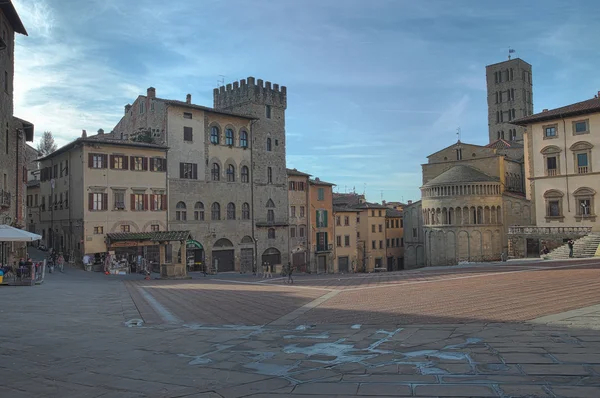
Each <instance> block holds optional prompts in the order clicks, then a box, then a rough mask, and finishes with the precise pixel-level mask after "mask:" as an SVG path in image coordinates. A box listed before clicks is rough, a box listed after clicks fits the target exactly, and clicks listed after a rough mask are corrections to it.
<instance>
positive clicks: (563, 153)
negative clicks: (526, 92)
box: [510, 96, 600, 257]
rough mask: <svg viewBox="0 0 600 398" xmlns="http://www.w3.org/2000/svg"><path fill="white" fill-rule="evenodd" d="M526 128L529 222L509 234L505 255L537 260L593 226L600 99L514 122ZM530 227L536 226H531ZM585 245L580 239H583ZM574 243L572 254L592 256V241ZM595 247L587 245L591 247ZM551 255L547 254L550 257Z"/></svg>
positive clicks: (599, 166)
mask: <svg viewBox="0 0 600 398" xmlns="http://www.w3.org/2000/svg"><path fill="white" fill-rule="evenodd" d="M513 124H516V125H518V126H524V127H525V130H526V131H525V134H524V144H525V174H526V176H527V181H528V183H527V184H526V186H525V188H526V195H527V198H528V199H530V200H531V203H532V208H533V212H532V213H533V217H532V220H531V223H530V224H528V223H526V222H522V223H518V224H516V225H515V226H513V227H512V228H511V231H510V243H511V244H510V249H511V252H510V255H512V256H514V257H525V256H528V257H537V256H539V253H540V249H541V248H543V247H544V246H545V247H547V248H548V249H549V250H550V251H551V250H553V249H554V248H557V247H559V246H562V245H564V242H565V241H566V240H568V239H575V238H578V237H581V236H584V235H587V234H590V233H592V234H593V233H597V232H600V226H599V224H598V222H597V215H598V211H599V210H598V208H599V207H598V206H599V205H598V202H597V201H596V195H597V193H598V192H599V191H600V179H599V178H598V176H599V175H600V160H599V159H600V153H599V152H598V148H599V147H600V99H599V98H598V96H596V97H595V98H592V99H589V100H587V101H583V102H578V103H575V104H571V105H567V106H564V107H561V108H557V109H551V110H547V109H544V110H543V111H542V112H540V113H536V114H534V115H531V116H527V117H524V118H521V119H518V120H516V121H514V122H513ZM533 226H535V227H533ZM582 242H584V240H582ZM589 242H590V245H589V246H590V247H589V248H586V249H585V250H588V249H589V250H591V252H590V253H582V251H583V246H585V245H586V244H587V243H581V247H580V244H579V243H576V247H575V249H576V253H575V255H576V256H586V255H593V254H594V252H595V248H596V247H597V242H595V243H594V240H593V239H590V240H589ZM594 244H595V247H591V246H594ZM552 255H553V254H552V253H551V256H552Z"/></svg>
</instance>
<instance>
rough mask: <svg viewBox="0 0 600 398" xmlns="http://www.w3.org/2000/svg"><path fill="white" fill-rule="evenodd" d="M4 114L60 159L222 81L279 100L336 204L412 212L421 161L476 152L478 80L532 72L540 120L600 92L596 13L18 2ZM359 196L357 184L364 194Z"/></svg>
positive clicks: (503, 6)
mask: <svg viewBox="0 0 600 398" xmlns="http://www.w3.org/2000/svg"><path fill="white" fill-rule="evenodd" d="M13 2H14V3H15V6H16V7H17V10H18V11H19V13H20V15H21V19H22V20H23V22H24V24H25V26H26V28H27V30H28V32H29V37H23V36H19V37H17V48H16V56H15V57H16V73H15V115H17V116H19V117H22V118H25V119H27V120H30V121H31V122H33V123H35V125H36V131H37V136H38V137H39V136H40V135H41V132H42V131H44V130H50V131H52V132H53V133H54V135H55V137H56V139H57V141H58V143H59V144H65V143H67V142H69V141H71V140H72V139H74V138H76V137H77V136H79V135H80V134H81V130H82V129H86V130H88V131H93V132H95V131H96V130H98V129H99V128H103V129H105V130H110V129H112V127H114V125H115V124H116V122H117V121H118V120H119V118H120V117H121V115H122V113H123V106H124V105H125V104H126V103H128V102H132V101H133V100H134V99H135V98H136V96H137V95H139V94H143V93H145V92H146V88H147V87H149V86H154V87H156V90H157V95H158V96H160V97H162V98H173V99H180V100H184V99H185V95H186V94H187V93H191V94H192V96H193V102H195V103H198V104H201V105H207V106H212V89H213V88H214V87H216V86H217V81H218V80H219V79H221V77H220V75H223V76H224V79H225V81H226V82H232V81H235V80H239V79H242V78H246V77H247V76H255V77H256V78H260V79H264V80H269V81H271V82H273V83H278V84H281V85H285V86H287V87H288V109H287V128H286V130H287V135H288V140H287V160H288V167H292V168H294V167H295V168H298V169H301V170H303V171H306V172H308V173H311V174H313V175H314V176H318V177H320V178H321V179H322V180H328V181H331V182H333V183H336V184H337V185H338V187H337V189H338V190H339V191H340V192H344V191H351V190H352V189H353V188H354V187H355V189H356V191H357V192H363V190H365V191H366V193H367V198H368V199H369V200H371V201H380V200H381V198H382V195H383V199H385V200H388V201H392V200H403V201H407V200H409V199H413V200H416V199H419V197H420V193H419V189H418V188H419V186H420V185H421V167H420V165H421V164H422V163H424V162H426V156H427V155H429V154H431V153H433V152H436V151H437V150H439V149H441V148H443V147H445V146H447V145H450V144H452V143H454V142H455V141H456V138H457V137H456V129H457V127H459V126H460V128H461V130H462V140H463V141H465V142H470V143H474V144H487V137H488V133H487V103H486V92H485V65H487V64H492V63H496V62H500V61H503V60H505V59H506V57H507V50H508V47H509V46H510V47H512V48H514V49H516V51H517V53H516V54H515V55H516V56H519V57H521V58H523V59H524V60H526V61H527V62H529V63H530V64H532V65H533V82H534V88H533V95H534V106H535V111H536V112H538V111H540V110H541V109H543V108H553V107H557V106H562V105H565V104H568V103H572V102H577V101H581V100H585V99H589V98H591V97H593V95H594V94H595V93H596V92H597V91H599V90H600V74H598V72H597V71H598V65H599V64H600V53H598V51H596V50H597V38H598V37H600V25H599V24H598V23H597V21H598V20H600V4H599V3H598V2H597V1H574V2H565V1H554V0H547V1H502V2H482V1H474V0H473V1H460V0H453V1H452V2H449V1H402V0H389V1H388V0H374V1H370V2H366V1H362V0H343V1H342V0H337V1H330V0H302V1H300V0H295V1H292V0H279V1H272V0H252V1H248V0H172V1H168V2H166V1H164V0H163V1H158V0H127V1H124V0H86V1H81V0H13ZM365 184H366V185H365Z"/></svg>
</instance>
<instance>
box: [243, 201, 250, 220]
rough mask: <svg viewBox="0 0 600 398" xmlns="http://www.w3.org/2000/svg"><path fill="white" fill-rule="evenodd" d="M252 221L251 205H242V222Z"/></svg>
mask: <svg viewBox="0 0 600 398" xmlns="http://www.w3.org/2000/svg"><path fill="white" fill-rule="evenodd" d="M249 219H250V205H249V204H248V203H244V204H243V205H242V220H249Z"/></svg>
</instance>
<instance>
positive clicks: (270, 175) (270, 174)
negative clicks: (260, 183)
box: [267, 167, 273, 184]
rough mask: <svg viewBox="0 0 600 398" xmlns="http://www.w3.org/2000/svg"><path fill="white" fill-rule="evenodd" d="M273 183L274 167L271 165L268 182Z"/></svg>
mask: <svg viewBox="0 0 600 398" xmlns="http://www.w3.org/2000/svg"><path fill="white" fill-rule="evenodd" d="M272 183H273V169H272V168H270V167H267V184H272Z"/></svg>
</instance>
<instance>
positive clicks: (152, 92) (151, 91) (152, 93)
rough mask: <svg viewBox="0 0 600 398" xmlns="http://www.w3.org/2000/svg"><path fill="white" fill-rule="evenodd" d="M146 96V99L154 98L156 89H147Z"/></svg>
mask: <svg viewBox="0 0 600 398" xmlns="http://www.w3.org/2000/svg"><path fill="white" fill-rule="evenodd" d="M146 96H147V97H148V98H156V89H155V88H154V87H148V90H147V91H146Z"/></svg>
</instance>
